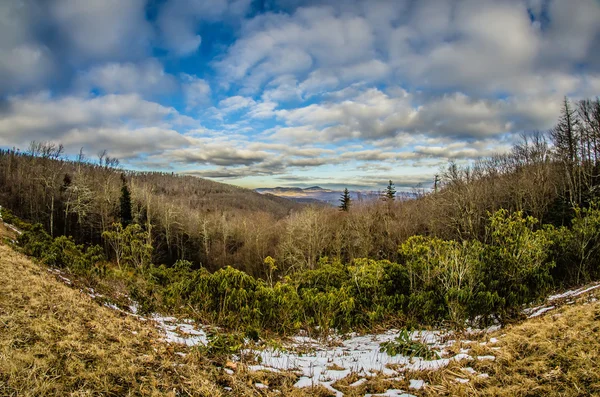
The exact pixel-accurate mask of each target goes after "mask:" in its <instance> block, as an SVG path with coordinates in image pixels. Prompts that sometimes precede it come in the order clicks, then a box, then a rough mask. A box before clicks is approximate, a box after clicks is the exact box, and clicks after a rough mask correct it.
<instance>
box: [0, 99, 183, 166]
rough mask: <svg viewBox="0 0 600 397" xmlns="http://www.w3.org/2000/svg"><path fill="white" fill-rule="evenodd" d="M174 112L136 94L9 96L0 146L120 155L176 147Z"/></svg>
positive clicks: (0, 122)
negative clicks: (55, 145) (56, 145)
mask: <svg viewBox="0 0 600 397" xmlns="http://www.w3.org/2000/svg"><path fill="white" fill-rule="evenodd" d="M176 116H177V111H176V110H175V109H173V108H168V107H165V106H162V105H159V104H157V103H154V102H148V101H145V100H143V99H141V98H140V97H139V96H138V95H105V96H102V97H97V98H82V97H75V96H67V97H60V98H53V97H52V96H50V95H49V94H47V93H41V94H37V95H34V96H14V97H9V98H8V100H7V101H6V103H5V107H4V109H3V114H2V118H0V146H9V147H10V146H16V147H20V148H25V147H27V145H28V143H29V142H30V141H32V140H36V141H46V140H51V141H55V142H62V143H64V144H65V145H66V146H67V148H68V149H69V150H71V151H72V152H76V151H78V150H79V148H80V147H81V146H85V148H86V150H91V151H92V152H93V151H95V150H99V149H108V150H109V151H110V152H111V153H118V154H119V155H120V156H122V157H123V158H130V157H133V156H135V155H137V154H141V153H147V152H152V151H156V150H162V149H164V148H167V147H180V146H185V145H186V144H187V143H188V140H187V138H185V137H183V136H182V135H180V134H178V133H177V132H175V131H174V130H172V129H171V128H170V119H171V118H174V117H176Z"/></svg>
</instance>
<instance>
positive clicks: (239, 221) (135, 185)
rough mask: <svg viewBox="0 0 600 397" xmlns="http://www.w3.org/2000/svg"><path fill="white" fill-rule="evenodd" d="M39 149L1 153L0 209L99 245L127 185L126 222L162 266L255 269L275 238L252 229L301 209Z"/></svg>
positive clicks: (219, 186)
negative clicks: (181, 262)
mask: <svg viewBox="0 0 600 397" xmlns="http://www.w3.org/2000/svg"><path fill="white" fill-rule="evenodd" d="M40 148H41V149H39V150H38V151H37V152H34V155H30V154H23V153H22V152H19V151H12V150H11V151H2V150H0V205H2V206H4V207H5V208H7V209H9V210H11V211H12V212H13V213H14V214H15V215H17V216H19V217H20V218H22V219H24V220H27V221H29V222H31V223H40V224H42V225H43V226H44V228H45V229H46V230H47V231H48V232H49V234H51V235H53V236H58V235H66V236H69V235H70V236H73V237H74V238H75V240H76V241H77V242H79V243H82V242H84V243H101V242H102V235H103V233H104V232H106V231H108V230H110V229H111V227H112V225H113V223H115V222H122V221H123V218H122V207H121V199H122V198H123V196H122V195H123V189H124V188H126V189H127V192H128V194H129V197H130V199H129V200H130V201H131V204H130V207H129V209H128V212H129V215H128V217H130V218H132V219H131V220H132V221H134V222H136V223H139V224H141V225H143V226H144V227H145V228H146V229H147V230H148V232H149V234H150V236H149V237H148V242H149V243H151V244H152V245H153V246H154V247H155V249H154V253H153V259H154V260H155V261H156V262H157V263H167V264H172V263H174V262H175V261H176V260H177V259H186V260H189V261H192V262H193V263H195V265H196V266H199V265H200V264H202V265H203V266H205V267H207V268H210V269H217V268H219V267H222V266H226V265H231V264H238V263H239V264H240V267H242V268H245V269H248V268H251V267H252V266H253V265H254V266H255V265H256V264H257V263H258V264H261V263H262V260H263V259H264V257H265V256H267V255H274V253H273V249H272V248H271V249H268V248H267V249H264V247H272V244H271V243H270V241H269V240H270V239H271V234H268V235H266V236H265V237H264V240H263V239H257V238H256V235H257V234H258V232H255V231H254V229H257V230H260V229H263V230H264V229H268V225H272V224H274V223H276V222H278V221H279V220H281V219H283V218H285V217H286V216H288V215H289V214H290V213H292V212H294V211H300V210H301V209H302V208H303V205H301V204H299V203H296V202H294V201H291V200H287V199H285V198H281V197H276V196H273V195H262V194H259V193H257V192H255V191H253V190H250V189H244V188H240V187H236V186H232V185H227V184H224V183H218V182H214V181H210V180H207V179H201V178H197V177H193V176H189V175H179V174H172V173H159V172H133V171H127V170H123V169H120V168H114V167H113V166H114V165H115V161H114V160H109V161H108V162H107V161H106V160H104V162H101V163H99V164H97V163H91V162H86V161H69V160H67V159H66V158H63V157H62V155H61V152H60V147H59V146H56V145H54V144H40ZM249 219H252V221H250V222H248V220H249ZM249 231H252V234H251V235H250V233H249ZM245 238H251V239H252V240H251V241H252V244H250V243H246V241H244V239H245Z"/></svg>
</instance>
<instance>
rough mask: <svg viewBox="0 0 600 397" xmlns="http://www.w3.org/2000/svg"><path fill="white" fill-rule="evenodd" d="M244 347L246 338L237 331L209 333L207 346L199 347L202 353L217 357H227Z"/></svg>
mask: <svg viewBox="0 0 600 397" xmlns="http://www.w3.org/2000/svg"><path fill="white" fill-rule="evenodd" d="M243 347H244V338H243V337H242V336H241V335H239V334H237V333H220V332H217V333H213V334H210V335H208V343H207V344H206V346H203V345H200V346H199V347H198V349H199V350H200V352H201V353H202V355H204V356H207V357H210V358H215V357H223V356H225V357H227V356H231V355H232V354H237V353H239V352H240V350H242V348H243Z"/></svg>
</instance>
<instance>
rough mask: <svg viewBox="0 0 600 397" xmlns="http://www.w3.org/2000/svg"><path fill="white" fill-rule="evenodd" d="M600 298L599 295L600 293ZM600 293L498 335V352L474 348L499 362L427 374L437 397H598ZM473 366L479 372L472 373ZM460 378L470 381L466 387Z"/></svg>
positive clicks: (430, 391) (475, 352)
mask: <svg viewBox="0 0 600 397" xmlns="http://www.w3.org/2000/svg"><path fill="white" fill-rule="evenodd" d="M596 294H597V293H596ZM594 295H595V294H592V295H588V296H587V297H585V298H583V299H581V300H579V301H578V302H577V303H576V304H573V305H565V306H562V307H561V308H559V309H557V310H556V311H552V312H549V313H547V314H546V315H544V316H541V317H538V318H535V319H529V320H526V321H525V322H523V323H521V324H518V325H513V326H509V327H507V328H505V329H503V330H500V331H498V332H497V333H496V334H495V335H490V337H493V336H495V337H496V338H498V343H497V344H496V345H495V346H496V347H499V349H498V350H494V349H492V347H491V346H490V345H486V346H481V345H480V344H479V343H477V344H474V345H473V350H472V351H471V353H470V354H471V355H473V356H477V355H494V356H496V360H495V361H477V360H475V361H471V362H466V363H465V362H463V363H460V364H459V363H455V364H452V365H451V366H449V367H447V368H445V369H444V370H442V371H438V372H434V373H423V374H422V379H426V380H427V381H428V383H429V384H430V385H431V386H430V387H428V388H427V389H426V392H425V393H424V394H425V395H430V396H437V395H447V396H593V395H600V303H599V301H598V300H597V296H594ZM467 366H471V367H472V368H473V369H474V370H475V371H477V374H481V373H486V374H488V375H489V378H481V377H477V374H469V373H468V372H467V371H465V370H464V367H467ZM456 378H463V379H469V382H468V383H465V384H461V383H458V382H457V381H456Z"/></svg>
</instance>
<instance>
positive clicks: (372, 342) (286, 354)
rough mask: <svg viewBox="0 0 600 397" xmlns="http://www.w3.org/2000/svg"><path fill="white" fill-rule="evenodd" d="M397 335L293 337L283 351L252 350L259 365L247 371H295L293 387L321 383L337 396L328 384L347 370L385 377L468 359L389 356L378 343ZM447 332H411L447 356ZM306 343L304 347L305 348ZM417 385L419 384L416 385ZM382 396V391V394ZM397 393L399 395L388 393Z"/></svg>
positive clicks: (448, 342)
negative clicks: (329, 340) (326, 338)
mask: <svg viewBox="0 0 600 397" xmlns="http://www.w3.org/2000/svg"><path fill="white" fill-rule="evenodd" d="M397 336H398V330H390V331H387V332H384V333H382V334H372V335H362V336H358V335H351V336H350V337H349V338H348V339H345V340H335V343H333V346H332V344H331V343H330V344H324V343H321V342H319V341H317V340H314V339H310V338H306V337H297V338H293V340H292V343H291V344H289V345H288V346H286V349H285V350H278V349H275V350H274V349H265V350H262V351H254V353H255V354H256V355H257V356H258V361H259V362H260V363H261V364H260V365H254V366H250V367H249V369H250V370H251V371H259V370H265V371H272V370H275V371H290V370H291V371H297V372H298V373H299V375H300V379H299V380H298V382H297V383H296V384H295V386H296V387H300V388H301V387H311V386H317V385H321V386H324V387H326V388H327V389H329V390H331V391H332V392H334V393H335V394H336V395H337V396H341V395H343V394H341V392H339V391H338V390H335V389H334V388H333V386H332V384H333V383H335V382H336V381H338V380H340V379H343V378H345V377H346V376H348V375H350V374H351V373H356V374H359V375H361V376H364V377H369V376H376V375H378V374H382V375H383V376H385V377H388V378H389V377H397V376H398V375H400V374H401V373H403V372H405V371H417V370H435V369H439V368H442V367H445V366H447V365H448V364H449V363H450V362H451V361H452V360H463V359H470V358H471V357H470V356H469V355H468V354H465V353H459V354H457V355H454V356H450V357H448V358H440V359H437V360H424V359H422V358H418V357H414V358H411V357H408V356H402V355H396V356H390V355H388V354H387V353H385V352H381V351H380V344H381V343H382V342H387V341H391V340H393V339H394V338H396V337H397ZM448 336H449V334H448V333H444V332H441V331H421V332H413V335H412V337H413V339H414V340H420V341H422V342H424V343H427V344H429V345H430V348H431V349H433V350H434V351H436V352H437V353H438V354H439V355H440V356H441V357H443V356H446V355H447V348H448V347H450V346H451V345H452V344H453V343H455V341H454V340H448V341H444V340H446V339H448ZM306 346H308V349H307V348H306ZM411 386H413V388H415V389H417V388H419V387H423V383H422V381H418V380H413V381H411ZM417 386H419V387H417ZM384 395H385V394H384ZM391 395H394V396H395V395H400V394H391Z"/></svg>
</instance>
